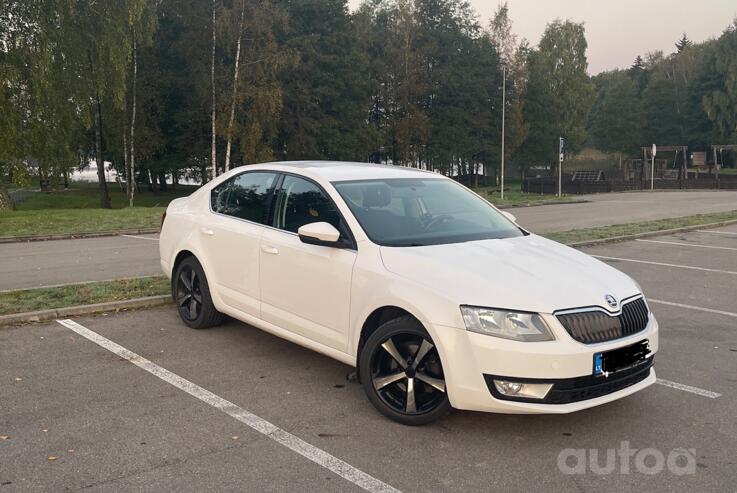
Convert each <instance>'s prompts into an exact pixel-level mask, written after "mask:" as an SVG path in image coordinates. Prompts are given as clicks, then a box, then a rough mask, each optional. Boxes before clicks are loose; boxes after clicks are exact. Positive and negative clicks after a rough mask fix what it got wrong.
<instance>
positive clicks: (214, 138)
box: [210, 0, 218, 179]
mask: <svg viewBox="0 0 737 493" xmlns="http://www.w3.org/2000/svg"><path fill="white" fill-rule="evenodd" d="M211 7H212V55H211V60H210V62H211V63H210V85H211V88H210V89H211V91H212V114H211V117H210V127H211V131H212V142H211V148H210V164H211V166H212V178H213V179H214V178H215V177H217V175H218V167H217V134H216V132H215V105H216V99H215V32H216V25H215V0H212V1H211Z"/></svg>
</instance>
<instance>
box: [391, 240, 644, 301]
mask: <svg viewBox="0 0 737 493" xmlns="http://www.w3.org/2000/svg"><path fill="white" fill-rule="evenodd" d="M381 257H382V260H383V262H384V266H385V267H386V268H387V270H389V271H390V272H393V273H394V274H396V275H399V276H402V277H405V278H407V279H410V280H412V281H415V282H417V283H419V284H422V285H424V286H427V287H429V288H431V289H433V290H435V291H438V292H442V293H444V294H446V295H447V296H448V297H449V298H450V299H453V300H454V301H455V302H457V303H459V304H465V305H477V306H487V307H494V308H506V309H511V310H522V311H532V312H540V313H552V312H554V311H556V310H563V309H568V308H578V307H584V306H601V307H602V308H605V309H606V310H609V311H617V310H618V308H619V307H617V308H615V309H612V308H610V307H609V306H608V305H607V303H606V300H605V296H606V295H608V294H611V295H612V296H614V297H615V298H616V299H617V300H618V301H621V300H622V299H625V298H628V297H631V296H634V295H636V294H639V293H640V290H639V287H638V286H637V284H636V283H635V282H634V281H633V280H632V279H631V278H630V277H629V276H627V275H625V274H623V273H622V272H620V271H618V270H616V269H614V268H612V267H610V266H609V265H607V264H605V263H604V262H601V261H599V260H596V259H595V258H593V257H591V256H589V255H586V254H585V253H582V252H580V251H578V250H575V249H573V248H570V247H567V246H564V245H561V244H560V243H556V242H554V241H551V240H548V239H545V238H542V237H540V236H537V235H528V236H522V237H517V238H506V239H495V240H480V241H470V242H466V243H451V244H446V245H431V246H422V247H381Z"/></svg>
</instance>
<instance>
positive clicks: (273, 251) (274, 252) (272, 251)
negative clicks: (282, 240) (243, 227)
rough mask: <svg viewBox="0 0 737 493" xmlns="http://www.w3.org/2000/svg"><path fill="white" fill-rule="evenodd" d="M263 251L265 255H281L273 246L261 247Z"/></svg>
mask: <svg viewBox="0 0 737 493" xmlns="http://www.w3.org/2000/svg"><path fill="white" fill-rule="evenodd" d="M261 250H263V252H264V253H269V254H271V255H279V250H278V249H277V248H276V247H273V246H271V245H261Z"/></svg>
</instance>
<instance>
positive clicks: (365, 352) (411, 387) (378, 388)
mask: <svg viewBox="0 0 737 493" xmlns="http://www.w3.org/2000/svg"><path fill="white" fill-rule="evenodd" d="M359 365H360V374H361V381H362V384H363V388H364V390H365V391H366V395H367V396H368V398H369V400H370V401H371V403H372V404H373V405H374V407H376V409H378V410H379V412H381V413H382V414H384V415H385V416H387V417H388V418H391V419H393V420H394V421H397V422H399V423H402V424H405V425H423V424H427V423H430V422H432V421H435V420H437V419H439V418H441V417H442V416H443V415H445V414H446V413H448V412H449V411H450V409H451V406H450V401H449V400H448V394H447V391H446V388H445V376H444V374H443V366H442V364H441V362H440V354H439V353H438V350H437V347H435V344H434V343H433V341H432V339H431V338H430V335H429V334H428V333H427V331H426V330H425V329H424V327H422V324H420V323H419V322H418V321H417V320H416V319H414V318H413V317H410V316H406V317H400V318H397V319H394V320H390V321H388V322H386V323H385V324H383V325H382V326H381V327H379V328H378V329H376V331H375V332H374V333H373V334H371V336H370V337H369V338H368V340H367V341H366V344H365V345H364V346H363V349H362V351H361V355H360V360H359Z"/></svg>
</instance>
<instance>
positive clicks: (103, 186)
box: [93, 94, 112, 209]
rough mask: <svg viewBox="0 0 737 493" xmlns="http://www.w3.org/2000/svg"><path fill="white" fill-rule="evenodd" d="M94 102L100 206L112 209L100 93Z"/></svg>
mask: <svg viewBox="0 0 737 493" xmlns="http://www.w3.org/2000/svg"><path fill="white" fill-rule="evenodd" d="M93 104H94V106H95V108H94V110H95V161H97V180H98V182H99V184H100V207H102V208H103V209H112V205H110V195H109V194H108V192H107V182H106V181H105V160H104V159H103V152H102V104H101V103H100V95H99V94H97V95H96V97H95V101H94V103H93Z"/></svg>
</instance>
